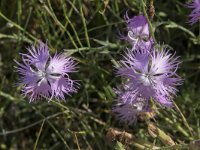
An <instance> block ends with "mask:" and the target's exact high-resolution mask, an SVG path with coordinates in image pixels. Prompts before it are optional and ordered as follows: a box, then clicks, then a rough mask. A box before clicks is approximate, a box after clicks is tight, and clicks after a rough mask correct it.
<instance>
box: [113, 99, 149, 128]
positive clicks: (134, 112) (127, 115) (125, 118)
mask: <svg viewBox="0 0 200 150" xmlns="http://www.w3.org/2000/svg"><path fill="white" fill-rule="evenodd" d="M119 97H120V96H119ZM112 111H113V113H115V115H116V117H117V118H118V120H119V121H120V122H125V123H128V124H129V125H130V124H133V123H136V121H137V118H138V116H139V115H141V114H142V113H145V112H149V111H151V110H150V107H149V106H148V101H147V100H146V99H144V98H142V97H138V98H137V99H136V100H135V101H134V103H132V104H128V103H118V104H117V105H115V106H114V108H113V110H112Z"/></svg>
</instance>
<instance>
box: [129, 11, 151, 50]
mask: <svg viewBox="0 0 200 150" xmlns="http://www.w3.org/2000/svg"><path fill="white" fill-rule="evenodd" d="M126 22H127V30H128V34H127V36H126V38H125V39H126V40H127V41H129V43H130V44H131V45H132V46H133V49H138V48H145V49H147V50H150V48H151V45H152V44H153V39H152V38H151V37H150V32H149V25H148V22H147V19H146V17H145V16H143V15H138V16H134V17H133V18H129V17H128V15H127V14H126Z"/></svg>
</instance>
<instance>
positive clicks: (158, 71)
mask: <svg viewBox="0 0 200 150" xmlns="http://www.w3.org/2000/svg"><path fill="white" fill-rule="evenodd" d="M179 63H180V62H179V61H178V57H175V56H174V55H172V54H170V51H169V50H166V49H162V50H161V51H158V50H157V49H153V50H152V51H151V52H148V51H146V50H142V49H140V50H135V51H132V50H128V52H127V53H126V55H125V56H124V60H122V61H121V68H119V69H118V74H119V75H120V76H122V77H126V78H128V81H127V82H126V85H127V87H128V91H127V92H125V93H124V96H123V98H122V101H123V103H129V104H133V103H134V101H135V100H136V99H137V98H138V96H141V95H142V96H143V97H145V98H146V99H150V98H153V99H154V100H156V101H157V102H159V103H160V104H162V105H163V106H172V102H171V99H172V98H173V96H175V95H176V92H177V89H176V86H177V85H180V84H181V83H182V80H181V79H180V77H179V76H178V75H177V74H176V70H177V68H178V65H179ZM126 93H128V94H126ZM121 97H122V96H121Z"/></svg>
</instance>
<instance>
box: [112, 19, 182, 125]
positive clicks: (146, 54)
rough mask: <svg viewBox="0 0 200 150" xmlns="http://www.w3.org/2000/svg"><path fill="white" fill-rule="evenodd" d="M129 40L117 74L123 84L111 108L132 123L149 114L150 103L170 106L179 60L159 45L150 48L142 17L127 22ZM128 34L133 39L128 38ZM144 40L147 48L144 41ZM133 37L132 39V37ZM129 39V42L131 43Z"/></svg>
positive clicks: (147, 29) (179, 80) (177, 82)
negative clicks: (141, 115)
mask: <svg viewBox="0 0 200 150" xmlns="http://www.w3.org/2000/svg"><path fill="white" fill-rule="evenodd" d="M127 22H128V35H127V36H128V38H127V40H128V41H129V42H132V43H131V44H132V49H128V50H127V52H126V54H125V55H124V58H123V60H121V61H120V66H121V67H119V68H117V75H119V76H121V77H124V78H125V79H126V81H125V82H124V83H123V84H122V85H121V86H120V88H118V89H115V93H116V94H117V96H118V104H117V105H115V107H114V108H113V112H115V113H116V115H117V117H118V118H119V120H120V121H125V122H127V123H129V124H130V123H133V122H135V120H136V119H137V116H138V115H139V114H141V113H144V112H149V111H151V107H150V103H149V100H150V99H153V100H155V102H157V103H159V104H161V105H162V106H165V107H172V102H171V99H173V97H174V96H175V95H176V92H177V89H176V86H177V85H180V84H181V83H182V80H181V78H180V77H179V76H178V75H177V74H176V70H177V68H178V65H179V64H180V61H179V60H178V57H175V54H171V53H170V50H167V49H166V48H162V46H157V47H155V46H153V42H150V41H151V40H150V39H151V37H150V35H149V28H148V24H147V21H146V18H145V17H144V16H143V15H139V16H135V17H133V19H129V20H128V21H127ZM129 32H131V34H132V35H133V36H130V34H129ZM144 36H145V37H146V38H147V40H146V41H147V42H149V43H148V44H147V45H148V46H147V45H145V44H146V43H144V42H143V38H141V37H144ZM133 37H134V38H133ZM131 38H132V41H131V40H130V39H131Z"/></svg>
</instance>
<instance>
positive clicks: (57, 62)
mask: <svg viewBox="0 0 200 150" xmlns="http://www.w3.org/2000/svg"><path fill="white" fill-rule="evenodd" d="M27 50H28V52H29V53H28V54H21V55H22V63H19V62H17V61H16V63H17V65H18V72H19V74H20V75H21V79H20V82H19V85H23V88H22V93H23V95H25V96H28V97H29V99H30V102H32V101H36V100H37V99H41V98H49V100H51V99H52V98H53V97H55V98H56V99H58V100H59V99H62V100H64V99H65V97H64V95H65V94H67V95H69V94H70V93H72V92H76V87H77V83H76V82H75V81H73V80H71V79H70V78H69V75H68V74H69V73H71V72H75V65H76V64H75V62H74V60H73V59H72V58H70V57H66V56H64V55H62V54H55V55H54V56H53V57H51V56H50V54H49V49H48V46H47V44H43V43H42V42H40V44H39V47H38V48H36V47H34V46H33V45H32V46H31V47H29V48H28V49H27Z"/></svg>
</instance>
